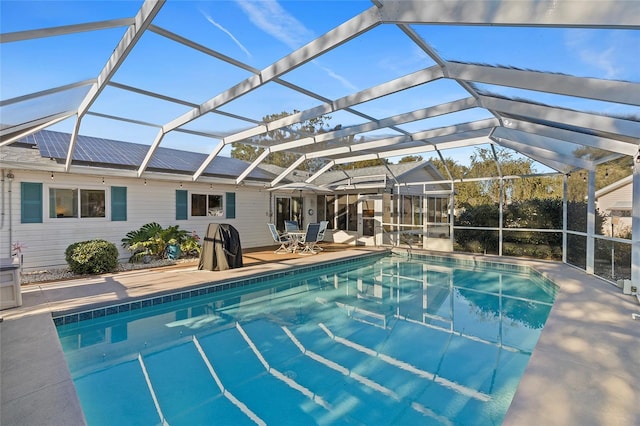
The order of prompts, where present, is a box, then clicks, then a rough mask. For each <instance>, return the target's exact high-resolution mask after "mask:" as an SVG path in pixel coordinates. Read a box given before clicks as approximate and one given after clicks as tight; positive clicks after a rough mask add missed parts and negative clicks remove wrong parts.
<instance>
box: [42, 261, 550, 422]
mask: <svg viewBox="0 0 640 426" xmlns="http://www.w3.org/2000/svg"><path fill="white" fill-rule="evenodd" d="M555 292H556V287H555V285H554V284H553V283H551V282H550V281H548V280H546V279H544V278H542V277H541V276H539V275H538V274H537V273H535V272H532V271H529V270H528V269H527V268H526V267H520V266H517V265H501V264H486V263H477V262H474V261H460V260H452V259H448V258H446V257H440V256H424V257H421V256H413V257H412V258H411V259H408V258H406V257H401V256H397V255H391V256H386V257H380V256H369V257H368V258H366V259H362V260H357V261H348V262H344V261H343V262H340V263H338V264H336V265H332V266H327V265H318V266H314V267H312V268H306V269H303V270H301V271H295V272H291V271H289V272H286V273H278V274H276V275H275V276H274V278H269V277H260V278H253V279H251V280H243V281H238V282H236V283H226V284H224V285H222V286H215V287H214V286H211V287H203V288H199V289H195V290H194V289H191V290H188V291H185V292H183V293H175V294H171V295H163V296H160V297H155V298H151V299H147V300H141V301H134V302H130V303H127V304H124V305H118V306H111V307H108V308H101V309H96V310H93V311H88V312H83V313H79V314H73V315H68V316H64V317H59V318H55V319H54V320H55V322H56V324H57V329H58V334H59V337H60V340H61V342H62V346H63V349H64V352H65V356H66V358H67V362H68V365H69V368H70V371H71V374H72V377H73V380H74V383H75V386H76V389H77V391H78V395H79V398H80V401H81V404H82V407H83V410H84V412H85V416H86V418H87V421H88V423H89V424H90V425H93V424H110V425H111V424H158V423H165V424H170V425H178V424H188V425H197V424H207V425H208V424H233V425H236V424H256V423H257V424H278V425H280V424H296V425H300V424H366V425H374V424H375V425H387V424H388V425H391V424H398V425H413V424H445V425H446V424H472V423H473V424H500V423H501V422H502V419H503V418H504V415H505V413H506V411H507V409H508V407H509V404H510V402H511V399H512V398H513V395H514V393H515V389H516V387H517V385H518V382H519V380H520V377H521V375H522V373H523V372H524V369H525V367H526V364H527V362H528V360H529V357H530V354H531V352H532V350H533V348H534V346H535V344H536V342H537V340H538V337H539V335H540V332H541V330H542V327H543V325H544V322H545V321H546V318H547V316H548V313H549V311H550V309H551V306H552V303H553V300H554V297H555Z"/></svg>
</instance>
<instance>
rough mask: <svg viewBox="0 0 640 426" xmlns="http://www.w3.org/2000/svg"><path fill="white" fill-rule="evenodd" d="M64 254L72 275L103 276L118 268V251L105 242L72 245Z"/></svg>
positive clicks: (82, 242) (91, 241) (96, 241)
mask: <svg viewBox="0 0 640 426" xmlns="http://www.w3.org/2000/svg"><path fill="white" fill-rule="evenodd" d="M64 254H65V259H66V261H67V264H68V265H69V269H71V271H72V272H73V273H74V274H81V275H84V274H103V273H105V272H112V271H115V269H116V268H117V266H118V249H117V248H116V246H115V244H113V243H110V242H109V241H105V240H90V241H81V242H78V243H73V244H71V245H69V247H67V249H66V250H65V252H64Z"/></svg>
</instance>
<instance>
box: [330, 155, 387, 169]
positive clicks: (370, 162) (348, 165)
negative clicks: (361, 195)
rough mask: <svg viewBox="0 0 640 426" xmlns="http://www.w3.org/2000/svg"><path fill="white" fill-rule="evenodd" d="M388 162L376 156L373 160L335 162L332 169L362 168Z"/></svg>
mask: <svg viewBox="0 0 640 426" xmlns="http://www.w3.org/2000/svg"><path fill="white" fill-rule="evenodd" d="M385 164H389V160H387V159H386V158H385V159H382V158H376V159H373V160H361V161H354V162H353V163H345V164H337V165H336V166H335V167H334V170H351V169H363V168H365V167H374V166H383V165H385Z"/></svg>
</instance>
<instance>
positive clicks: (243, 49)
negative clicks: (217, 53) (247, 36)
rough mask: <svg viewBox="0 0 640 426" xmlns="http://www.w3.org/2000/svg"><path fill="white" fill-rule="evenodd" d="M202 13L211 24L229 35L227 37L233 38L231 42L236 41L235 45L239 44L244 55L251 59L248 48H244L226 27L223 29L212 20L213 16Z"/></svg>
mask: <svg viewBox="0 0 640 426" xmlns="http://www.w3.org/2000/svg"><path fill="white" fill-rule="evenodd" d="M200 12H201V13H202V16H204V17H205V19H206V20H207V21H209V22H211V23H212V24H213V25H214V26H215V27H216V28H218V29H219V30H220V31H223V32H224V33H225V34H227V35H228V36H229V37H230V38H231V40H233V41H234V43H235V44H237V45H238V47H239V48H240V49H242V51H243V52H244V53H246V54H247V56H248V57H251V53H250V52H249V51H248V50H247V48H246V47H244V46H243V45H242V43H240V42H239V41H238V39H237V38H235V37H234V36H233V34H231V32H230V31H229V30H227V29H226V28H225V27H223V26H222V25H220V24H219V23H217V22H216V21H214V20H213V18H212V17H211V16H209V15H207V14H206V13H205V12H202V11H200Z"/></svg>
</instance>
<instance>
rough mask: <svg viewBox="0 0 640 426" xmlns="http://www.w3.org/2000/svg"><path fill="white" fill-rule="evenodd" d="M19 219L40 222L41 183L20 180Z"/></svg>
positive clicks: (23, 221)
mask: <svg viewBox="0 0 640 426" xmlns="http://www.w3.org/2000/svg"><path fill="white" fill-rule="evenodd" d="M20 221H21V222H22V223H42V184H41V183H32V182H20Z"/></svg>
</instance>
